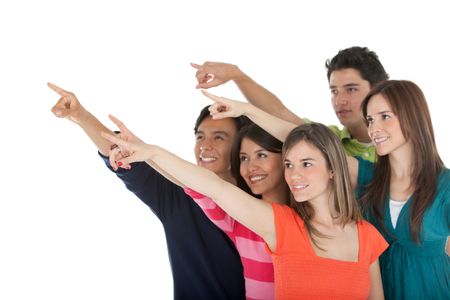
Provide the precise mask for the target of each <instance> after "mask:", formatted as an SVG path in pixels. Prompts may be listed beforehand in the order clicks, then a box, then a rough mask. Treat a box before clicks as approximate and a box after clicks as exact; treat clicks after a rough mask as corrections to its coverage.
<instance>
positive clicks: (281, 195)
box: [261, 184, 289, 204]
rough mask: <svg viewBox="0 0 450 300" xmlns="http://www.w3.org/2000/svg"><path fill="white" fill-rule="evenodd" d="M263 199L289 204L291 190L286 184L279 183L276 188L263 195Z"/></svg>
mask: <svg viewBox="0 0 450 300" xmlns="http://www.w3.org/2000/svg"><path fill="white" fill-rule="evenodd" d="M261 198H262V200H264V201H267V202H274V203H279V204H287V203H288V201H289V192H288V188H287V186H286V185H284V184H283V185H282V184H279V185H278V187H277V188H276V189H273V190H271V191H267V192H266V193H264V194H262V195H261Z"/></svg>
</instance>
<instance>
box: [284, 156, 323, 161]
mask: <svg viewBox="0 0 450 300" xmlns="http://www.w3.org/2000/svg"><path fill="white" fill-rule="evenodd" d="M308 160H313V161H315V159H314V158H312V157H307V158H302V159H300V162H304V161H308ZM284 161H285V162H287V161H289V162H290V161H291V160H290V159H287V158H285V159H284Z"/></svg>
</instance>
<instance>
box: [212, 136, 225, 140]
mask: <svg viewBox="0 0 450 300" xmlns="http://www.w3.org/2000/svg"><path fill="white" fill-rule="evenodd" d="M214 140H216V141H223V140H224V138H223V136H220V135H216V136H215V137H214Z"/></svg>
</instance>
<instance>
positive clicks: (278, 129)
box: [244, 105, 297, 142]
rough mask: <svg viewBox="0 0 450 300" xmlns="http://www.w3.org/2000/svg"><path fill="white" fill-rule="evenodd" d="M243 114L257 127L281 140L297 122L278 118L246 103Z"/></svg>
mask: <svg viewBox="0 0 450 300" xmlns="http://www.w3.org/2000/svg"><path fill="white" fill-rule="evenodd" d="M244 114H245V115H246V116H247V117H248V118H250V120H252V121H253V122H255V123H256V124H257V125H258V126H259V127H261V128H262V129H264V130H265V131H267V132H268V133H270V134H271V135H272V136H274V137H275V138H277V139H278V140H280V141H282V142H284V141H285V140H286V137H287V136H288V134H289V133H290V132H291V130H292V129H294V128H295V127H297V124H294V123H291V122H288V121H285V120H283V119H280V118H278V117H276V116H274V115H271V114H269V113H267V112H265V111H263V110H261V109H259V108H258V107H256V106H253V105H248V106H247V109H246V111H245V113H244Z"/></svg>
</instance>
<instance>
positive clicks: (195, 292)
mask: <svg viewBox="0 0 450 300" xmlns="http://www.w3.org/2000/svg"><path fill="white" fill-rule="evenodd" d="M48 85H49V87H50V88H51V89H52V90H54V91H55V92H57V93H58V94H59V95H60V96H61V98H60V99H59V101H58V102H57V103H56V105H55V106H54V107H53V108H52V112H53V113H54V114H55V115H56V116H57V117H61V118H67V119H69V120H71V121H72V122H74V123H75V124H78V125H79V126H80V127H81V128H82V129H83V130H84V132H85V133H86V134H87V135H88V137H89V138H90V139H91V140H92V142H93V143H94V144H95V145H96V146H97V148H98V151H99V154H100V156H101V158H102V159H103V160H104V161H105V164H106V166H107V167H108V168H109V169H110V170H111V171H113V170H112V168H111V166H110V164H109V161H108V157H107V156H108V154H109V150H110V148H111V146H112V145H111V143H110V142H109V141H108V140H106V139H104V138H103V137H102V136H101V132H108V133H112V131H111V130H109V129H108V128H107V127H106V126H104V125H103V124H102V123H101V122H100V121H99V120H98V119H97V118H95V116H93V115H92V114H91V113H90V112H89V111H87V110H86V109H85V108H84V107H83V106H82V105H81V104H80V102H79V101H78V99H77V98H76V96H75V95H74V94H73V93H71V92H67V91H65V90H63V89H61V88H59V87H57V86H55V85H53V84H48ZM244 123H245V120H244V119H223V120H212V119H211V117H210V115H209V111H208V110H207V107H205V108H204V109H203V110H202V111H201V113H200V115H199V117H198V119H197V122H196V125H195V128H194V129H195V136H196V144H195V151H194V152H195V157H196V160H197V163H198V165H200V166H203V167H205V168H208V169H209V170H211V171H213V172H215V173H216V174H217V175H219V176H220V177H222V178H223V179H225V180H227V181H230V182H234V179H233V178H232V176H231V174H230V170H229V160H230V159H229V156H230V150H231V144H232V141H233V139H234V136H235V134H236V133H237V131H238V130H239V129H240V127H241V126H242V125H243V124H244ZM120 134H121V135H122V136H124V135H125V136H126V135H128V136H127V138H128V139H133V138H135V137H134V136H133V135H132V134H131V133H129V132H121V133H120ZM113 172H114V171H113ZM116 175H117V177H118V178H120V179H121V180H122V181H123V182H124V184H125V185H126V187H127V188H128V189H129V190H130V191H131V192H133V193H134V194H135V195H136V196H137V197H138V198H139V199H141V200H142V201H143V202H144V203H145V204H147V205H148V206H149V208H150V209H151V210H152V211H153V213H154V214H155V215H156V216H157V217H158V218H159V220H160V221H161V223H162V224H163V227H164V231H165V235H166V241H167V248H168V252H169V259H170V264H171V267H172V276H173V283H174V298H175V299H208V300H209V299H233V300H234V299H244V298H245V288H244V279H243V273H242V264H241V261H240V257H239V254H238V253H237V251H236V248H235V246H234V244H233V243H232V242H231V240H230V239H229V238H228V237H227V236H226V235H225V234H224V233H223V232H222V231H221V230H220V229H218V228H217V227H216V226H215V225H214V224H213V223H212V222H211V221H210V220H209V219H208V218H207V217H206V216H205V215H204V213H203V212H202V210H201V209H200V208H199V207H198V205H197V204H196V203H195V202H194V201H193V200H192V199H191V198H190V197H189V196H187V195H186V194H185V193H184V191H183V189H182V188H180V187H178V186H177V185H175V184H174V183H172V182H170V181H169V180H167V179H166V178H164V177H163V176H162V175H160V174H159V173H158V172H157V170H155V169H153V168H152V167H150V166H149V165H148V164H147V163H136V164H133V165H132V166H131V168H130V169H129V170H124V169H119V170H118V171H117V172H116ZM155 284H156V283H155Z"/></svg>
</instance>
